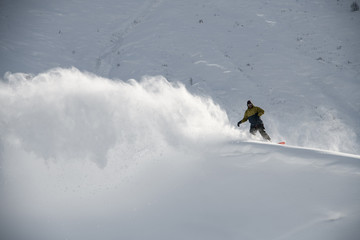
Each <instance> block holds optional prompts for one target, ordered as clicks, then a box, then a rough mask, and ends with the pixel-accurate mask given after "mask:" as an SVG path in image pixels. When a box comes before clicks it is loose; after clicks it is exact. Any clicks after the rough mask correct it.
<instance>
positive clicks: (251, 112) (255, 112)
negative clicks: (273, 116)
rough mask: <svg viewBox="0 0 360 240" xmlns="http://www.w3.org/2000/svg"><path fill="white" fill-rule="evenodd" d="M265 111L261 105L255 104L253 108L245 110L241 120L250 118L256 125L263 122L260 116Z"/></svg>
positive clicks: (244, 120) (242, 121)
mask: <svg viewBox="0 0 360 240" xmlns="http://www.w3.org/2000/svg"><path fill="white" fill-rule="evenodd" d="M264 113H265V111H264V110H263V109H261V108H259V107H256V106H253V107H252V108H248V109H247V110H246V111H245V114H244V118H243V119H242V120H241V121H240V122H241V123H244V122H246V121H247V120H248V119H249V122H250V124H251V125H253V126H256V125H259V124H263V122H262V120H261V119H260V116H261V115H263V114H264Z"/></svg>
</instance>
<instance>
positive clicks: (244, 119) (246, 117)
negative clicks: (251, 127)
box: [240, 112, 248, 123]
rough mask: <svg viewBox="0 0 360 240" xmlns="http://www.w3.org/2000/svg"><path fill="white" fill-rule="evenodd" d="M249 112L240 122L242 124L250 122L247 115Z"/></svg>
mask: <svg viewBox="0 0 360 240" xmlns="http://www.w3.org/2000/svg"><path fill="white" fill-rule="evenodd" d="M246 113H247V112H245V113H244V118H243V119H242V120H241V121H240V123H244V122H246V121H247V120H248V116H247V114H246Z"/></svg>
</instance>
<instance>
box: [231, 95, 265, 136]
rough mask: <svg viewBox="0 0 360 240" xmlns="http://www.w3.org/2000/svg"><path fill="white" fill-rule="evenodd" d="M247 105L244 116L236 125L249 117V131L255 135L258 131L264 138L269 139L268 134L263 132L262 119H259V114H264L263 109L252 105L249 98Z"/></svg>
mask: <svg viewBox="0 0 360 240" xmlns="http://www.w3.org/2000/svg"><path fill="white" fill-rule="evenodd" d="M247 106H248V109H247V110H246V111H245V114H244V118H243V119H242V120H241V121H239V122H238V124H237V125H238V127H240V124H242V123H244V122H246V121H247V120H248V119H249V122H250V133H251V134H252V135H255V134H256V132H257V131H259V132H260V134H261V136H262V137H263V138H264V139H266V140H268V141H271V139H270V137H269V135H268V134H267V133H266V132H265V127H264V124H263V121H262V120H261V119H260V116H261V115H263V114H264V110H263V109H261V108H259V107H256V106H254V105H253V104H252V102H251V101H250V100H249V101H247Z"/></svg>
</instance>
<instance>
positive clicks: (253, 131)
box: [250, 124, 271, 141]
mask: <svg viewBox="0 0 360 240" xmlns="http://www.w3.org/2000/svg"><path fill="white" fill-rule="evenodd" d="M257 131H259V132H260V134H261V136H262V137H263V138H264V139H266V140H268V141H271V138H270V137H269V135H268V134H267V133H266V132H265V127H264V124H257V125H251V126H250V133H251V134H252V135H255V134H256V132H257Z"/></svg>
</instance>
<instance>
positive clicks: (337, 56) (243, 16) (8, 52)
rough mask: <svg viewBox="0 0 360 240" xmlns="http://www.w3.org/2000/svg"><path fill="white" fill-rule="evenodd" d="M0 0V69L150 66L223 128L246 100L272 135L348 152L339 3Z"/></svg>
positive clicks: (355, 78) (346, 58)
mask: <svg viewBox="0 0 360 240" xmlns="http://www.w3.org/2000/svg"><path fill="white" fill-rule="evenodd" d="M2 5H3V6H4V7H2V8H1V10H0V11H1V15H2V16H3V21H2V22H1V29H2V30H1V31H0V34H2V37H1V41H2V44H1V45H2V48H1V55H2V56H4V57H3V59H4V61H2V62H3V63H2V65H1V67H0V70H1V73H2V74H4V73H5V72H7V71H10V72H25V73H34V74H37V73H39V72H43V71H47V70H48V69H50V68H53V67H71V66H74V67H76V68H78V69H80V70H86V71H89V72H92V73H95V74H98V75H100V76H103V77H107V78H111V79H122V80H124V81H126V80H128V79H136V80H138V81H139V80H140V79H141V78H142V76H144V75H150V76H153V75H162V76H164V77H165V78H166V79H167V80H168V81H171V82H176V81H180V82H182V83H184V84H185V85H186V86H187V88H188V89H189V91H190V92H193V93H197V94H200V95H205V96H210V97H212V98H213V99H214V101H215V102H216V103H218V104H220V106H221V107H222V108H223V109H224V110H225V111H226V112H227V114H228V116H229V119H230V121H231V122H232V124H234V125H235V124H236V123H237V121H238V120H239V119H240V118H241V117H242V114H243V111H244V110H245V108H246V105H245V103H246V101H247V100H248V99H252V100H253V101H254V103H255V104H256V105H259V106H260V107H262V108H264V109H265V111H266V114H265V115H264V121H265V126H266V127H267V130H268V132H269V134H270V135H271V136H272V137H273V139H274V140H286V141H287V142H288V143H289V144H292V145H298V146H305V147H315V148H321V149H328V150H334V151H342V152H348V153H357V154H358V153H359V152H360V150H359V146H360V144H359V137H358V136H359V134H360V127H359V126H358V119H359V117H360V114H359V109H360V105H359V103H360V99H359V94H358V92H359V75H360V74H359V66H360V59H359V55H358V54H357V53H358V52H359V51H360V46H359V45H360V43H359V41H358V39H359V38H360V36H359V35H360V33H359V31H357V26H358V25H359V24H360V17H359V12H350V5H351V1H348V0H339V1H324V0H323V1H316V2H313V1H309V0H307V1H285V0H284V1H277V2H276V3H271V2H269V1H263V0H261V1H260V0H256V1H231V0H229V1H226V2H225V3H223V2H221V3H219V2H218V1H205V2H203V1H196V2H193V1H160V0H156V1H150V0H147V1H145V0H143V1H115V0H106V1H102V2H101V3H99V2H98V1H76V2H74V1H68V2H64V3H62V2H56V1H40V0H39V1H36V0H33V1H30V2H29V1H26V3H25V2H24V3H23V4H22V2H20V1H19V2H12V1H4V2H3V3H2ZM84 6H86V7H84ZM94 12H96V14H94ZM90 15H91V16H92V17H91V18H89V16H90ZM5 59H6V60H5ZM242 130H244V131H246V130H245V129H242Z"/></svg>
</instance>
